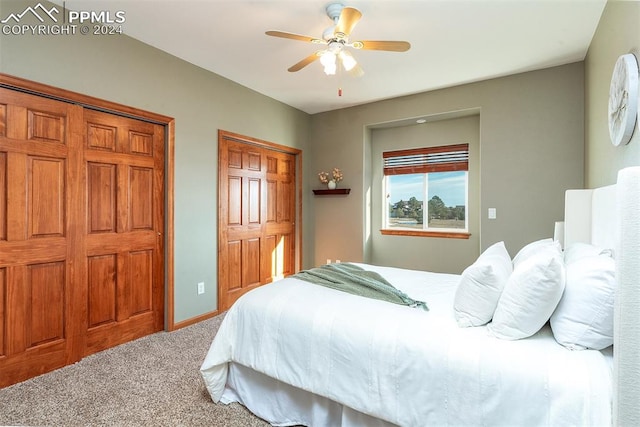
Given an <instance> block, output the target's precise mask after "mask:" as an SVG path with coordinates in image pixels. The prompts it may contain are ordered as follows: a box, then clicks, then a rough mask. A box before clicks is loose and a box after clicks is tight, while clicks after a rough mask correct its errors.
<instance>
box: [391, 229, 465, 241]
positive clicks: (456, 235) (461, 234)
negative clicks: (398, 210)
mask: <svg viewBox="0 0 640 427" xmlns="http://www.w3.org/2000/svg"><path fill="white" fill-rule="evenodd" d="M380 233H382V234H383V235H386V236H414V237H440V238H442V239H468V238H469V237H471V233H469V232H466V231H426V230H391V229H388V228H387V229H382V230H380Z"/></svg>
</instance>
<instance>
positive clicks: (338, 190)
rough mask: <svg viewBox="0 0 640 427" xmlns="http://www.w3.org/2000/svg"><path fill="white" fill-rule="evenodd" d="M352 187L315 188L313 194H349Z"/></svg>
mask: <svg viewBox="0 0 640 427" xmlns="http://www.w3.org/2000/svg"><path fill="white" fill-rule="evenodd" d="M350 191H351V189H350V188H336V189H335V190H313V194H315V195H316V196H330V195H339V194H349V192H350Z"/></svg>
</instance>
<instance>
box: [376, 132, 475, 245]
mask: <svg viewBox="0 0 640 427" xmlns="http://www.w3.org/2000/svg"><path fill="white" fill-rule="evenodd" d="M382 157H383V161H384V197H385V201H384V203H383V205H384V206H386V209H385V214H384V223H383V230H382V233H383V234H400V235H426V236H438V237H455V238H468V237H469V233H468V221H467V219H468V215H467V213H468V212H467V205H468V198H467V194H468V187H469V185H468V169H469V166H468V165H469V145H468V144H457V145H448V146H439V147H427V148H417V149H412V150H401V151H387V152H384V153H382ZM425 201H426V203H425Z"/></svg>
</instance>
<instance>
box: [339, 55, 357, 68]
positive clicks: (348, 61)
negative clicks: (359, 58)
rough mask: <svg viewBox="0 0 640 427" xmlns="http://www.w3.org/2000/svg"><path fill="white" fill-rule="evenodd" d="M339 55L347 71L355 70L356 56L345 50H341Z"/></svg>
mask: <svg viewBox="0 0 640 427" xmlns="http://www.w3.org/2000/svg"><path fill="white" fill-rule="evenodd" d="M338 56H339V57H340V61H341V62H342V66H343V67H344V69H345V70H346V71H351V70H353V67H355V66H356V64H357V62H356V60H355V58H354V57H353V56H351V55H349V54H347V53H345V51H344V50H342V51H340V53H339V54H338Z"/></svg>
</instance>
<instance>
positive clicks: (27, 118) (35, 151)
mask: <svg viewBox="0 0 640 427" xmlns="http://www.w3.org/2000/svg"><path fill="white" fill-rule="evenodd" d="M81 121H82V108H81V107H78V106H75V105H72V104H68V103H63V102H58V101H53V100H50V99H45V98H41V97H36V96H32V95H27V94H23V93H19V92H15V91H11V90H6V89H2V88H0V386H5V385H8V384H12V383H15V382H18V381H22V380H24V379H26V378H29V377H32V376H35V375H38V374H41V373H44V372H47V371H50V370H52V369H55V368H57V367H61V366H64V365H66V364H68V363H72V362H74V361H76V360H78V359H79V358H80V352H81V346H82V342H81V339H79V337H81V335H82V325H83V317H82V310H77V307H78V306H80V307H82V305H83V298H84V294H83V289H82V287H81V286H80V287H78V286H75V285H74V283H76V282H77V281H78V280H80V278H81V275H82V271H81V268H78V267H79V264H80V262H79V261H80V259H79V258H78V256H77V252H76V247H77V246H78V245H79V243H80V240H81V238H82V237H81V235H80V230H79V229H78V227H76V224H78V223H81V222H82V218H81V217H80V216H79V214H80V212H81V211H82V195H81V191H80V190H81V189H80V185H79V180H78V172H79V171H80V170H81V167H82V135H81V134H80V133H79V129H80V128H79V125H80V124H81Z"/></svg>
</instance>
